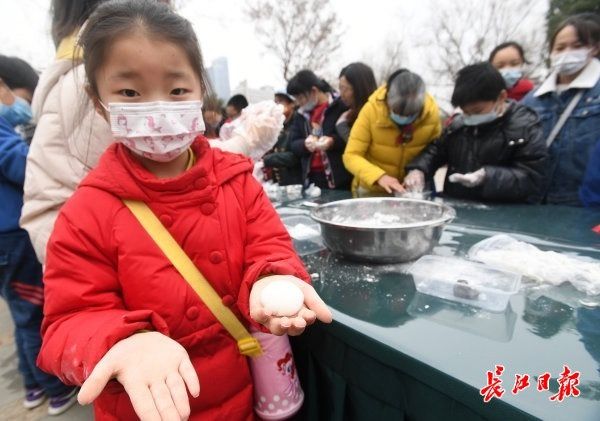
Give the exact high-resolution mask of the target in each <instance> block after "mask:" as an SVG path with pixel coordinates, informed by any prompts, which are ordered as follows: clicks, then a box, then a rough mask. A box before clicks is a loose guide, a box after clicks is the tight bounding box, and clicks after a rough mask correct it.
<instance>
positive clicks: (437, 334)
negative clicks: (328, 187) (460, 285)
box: [278, 191, 600, 420]
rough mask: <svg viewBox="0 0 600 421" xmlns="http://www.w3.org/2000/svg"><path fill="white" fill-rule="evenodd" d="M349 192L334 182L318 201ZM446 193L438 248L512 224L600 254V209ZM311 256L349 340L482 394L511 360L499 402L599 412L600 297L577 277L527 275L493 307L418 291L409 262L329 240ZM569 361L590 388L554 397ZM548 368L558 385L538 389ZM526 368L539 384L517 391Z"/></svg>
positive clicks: (534, 239) (542, 239) (540, 414)
mask: <svg viewBox="0 0 600 421" xmlns="http://www.w3.org/2000/svg"><path fill="white" fill-rule="evenodd" d="M348 197H349V193H347V192H335V191H331V192H324V194H323V196H322V197H321V198H320V199H318V200H317V201H318V202H328V201H333V200H339V199H345V198H348ZM309 200H310V199H309ZM301 203H302V200H297V201H288V202H284V203H283V204H279V206H278V211H279V212H280V214H281V215H282V216H285V215H288V214H289V213H293V212H303V211H304V212H308V209H307V208H305V207H304V206H302V205H301ZM446 203H447V204H449V205H451V206H453V207H454V208H455V209H456V211H457V218H456V219H455V220H454V221H453V223H452V224H450V225H449V226H448V227H447V228H446V230H445V231H444V234H443V235H442V238H441V240H440V243H439V245H438V246H437V247H436V248H435V249H434V250H433V254H438V255H444V256H451V255H455V256H461V257H464V256H465V255H466V253H467V251H468V249H469V248H470V247H471V246H472V245H473V244H475V243H477V242H478V241H481V240H483V239H485V238H487V237H490V236H492V235H495V234H499V233H510V234H511V235H514V236H516V237H517V238H519V239H521V240H524V241H527V242H529V243H531V244H534V245H535V246H537V247H539V248H540V249H542V250H554V251H558V252H562V253H568V254H572V255H579V256H587V257H591V258H595V259H598V260H600V234H597V233H595V232H594V231H592V228H593V227H594V226H597V225H598V224H600V212H599V211H598V210H597V209H596V210H590V209H581V208H573V207H561V206H529V205H483V204H476V203H469V202H458V201H448V200H447V201H446ZM303 259H304V261H305V263H306V265H307V267H308V269H309V271H310V273H311V276H313V281H314V285H315V288H316V289H317V291H318V292H319V294H320V295H321V297H322V298H323V299H324V300H325V301H326V302H327V304H328V305H329V306H330V307H331V308H332V310H333V313H334V319H335V322H334V323H333V324H332V325H330V326H327V329H330V330H331V331H332V332H334V331H335V330H336V329H344V330H347V331H350V332H351V334H350V335H348V334H346V335H345V337H346V338H348V339H346V340H348V341H355V342H356V343H357V344H358V343H363V344H364V343H366V344H367V347H371V348H377V346H382V347H386V348H391V349H393V350H394V351H395V352H396V353H397V355H399V356H400V355H401V356H403V357H409V358H411V359H414V360H415V361H418V362H420V363H421V364H423V365H424V366H427V367H429V368H431V369H432V370H433V372H437V373H439V377H438V380H439V379H442V378H443V379H444V381H443V382H441V383H444V384H448V381H450V383H449V384H452V382H455V383H456V385H462V386H463V387H464V386H465V385H467V388H468V390H469V391H470V392H469V393H470V394H471V395H472V396H471V400H474V399H478V400H480V401H482V397H481V396H480V395H479V389H481V388H482V387H484V386H485V385H486V372H487V371H488V370H493V368H494V366H495V365H497V364H502V365H503V366H504V367H505V371H504V373H503V374H502V376H501V379H502V381H503V383H502V387H503V388H504V389H505V390H506V392H505V394H504V395H503V396H502V398H501V402H495V403H494V404H495V405H503V406H505V407H508V408H509V410H515V411H517V412H519V413H521V414H522V413H525V414H529V415H532V416H533V417H537V418H541V419H568V418H567V417H571V418H572V419H574V420H597V419H600V369H599V367H600V306H596V305H595V304H596V302H597V303H600V297H591V298H590V297H586V296H585V294H583V293H580V292H578V291H577V290H575V289H574V288H573V287H571V286H570V285H569V284H566V285H562V286H560V287H554V286H539V285H533V284H526V285H525V286H523V287H522V288H521V291H520V292H519V293H518V294H515V295H514V296H512V297H511V300H510V303H509V306H508V308H507V309H506V311H505V312H504V313H490V312H487V311H484V310H481V309H477V308H475V307H471V306H468V305H462V304H457V303H452V302H449V301H446V300H442V299H439V298H435V297H431V296H428V295H424V294H421V293H418V292H417V291H416V289H415V285H414V281H413V279H412V276H411V275H409V274H407V273H406V270H407V268H408V267H409V266H410V264H392V265H374V264H363V263H354V262H350V261H345V260H343V259H340V258H337V257H336V256H334V255H332V254H331V253H330V252H329V251H328V250H321V251H319V252H316V253H312V254H308V255H304V256H303ZM373 352H374V353H376V352H375V351H373ZM564 365H568V366H569V368H570V369H571V370H574V371H579V372H580V373H581V375H580V384H579V386H578V387H579V389H580V391H581V395H580V396H579V397H567V398H565V400H564V401H562V402H560V403H559V402H552V401H550V399H549V397H550V396H551V395H553V394H555V393H556V392H557V390H558V383H557V382H556V379H557V378H558V377H559V375H560V372H561V371H562V370H563V366H564ZM544 372H549V373H551V375H552V381H551V386H550V389H551V390H550V391H545V392H538V391H537V389H536V385H537V382H536V378H537V376H539V375H541V374H542V373H544ZM517 373H518V374H529V375H530V376H531V383H532V386H530V387H529V388H528V389H526V390H523V391H521V392H519V393H518V394H516V395H514V394H512V393H511V389H512V387H513V385H514V379H515V374H517ZM417 375H418V374H417ZM451 389H452V388H451ZM447 392H448V393H449V394H450V395H452V393H453V391H452V390H448V391H447ZM456 393H457V396H456V399H463V398H464V392H460V393H459V392H456ZM482 407H485V405H482ZM482 411H485V409H482ZM483 416H486V415H485V413H484V414H483Z"/></svg>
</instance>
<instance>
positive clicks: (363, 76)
mask: <svg viewBox="0 0 600 421" xmlns="http://www.w3.org/2000/svg"><path fill="white" fill-rule="evenodd" d="M342 76H344V77H345V78H346V80H347V81H348V83H349V84H350V85H351V86H352V91H353V92H354V104H353V105H352V107H350V111H349V113H348V122H349V123H350V124H352V123H354V120H356V117H358V113H359V111H360V109H361V108H362V107H363V105H365V104H366V103H367V101H368V99H369V96H371V94H372V93H373V92H374V91H375V89H377V82H375V74H374V73H373V69H371V68H370V67H369V66H367V65H366V64H364V63H360V62H357V63H350V64H349V65H347V66H346V67H344V68H343V69H342V71H341V72H340V76H339V77H342Z"/></svg>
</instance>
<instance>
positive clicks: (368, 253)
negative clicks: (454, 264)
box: [311, 197, 456, 263]
mask: <svg viewBox="0 0 600 421" xmlns="http://www.w3.org/2000/svg"><path fill="white" fill-rule="evenodd" d="M455 216H456V213H455V211H454V209H452V208H451V207H449V206H447V205H444V204H441V203H435V202H431V201H428V200H418V199H405V198H393V197H389V198H382V197H375V198H361V199H348V200H340V201H337V202H331V203H327V204H325V205H321V206H319V207H317V208H315V209H313V210H312V212H311V217H312V218H313V219H314V220H315V221H317V222H319V223H320V224H321V235H322V237H323V242H324V243H325V245H326V246H327V247H328V248H329V249H330V250H331V251H332V252H334V253H335V254H338V255H341V256H343V257H345V258H347V259H350V260H358V261H367V262H375V263H397V262H408V261H411V260H415V259H418V258H419V257H421V256H422V255H424V254H427V253H429V252H430V251H431V249H433V247H435V246H436V245H437V243H438V241H439V240H440V237H441V235H442V231H443V230H444V227H445V225H446V224H448V223H449V222H450V221H452V219H454V217H455Z"/></svg>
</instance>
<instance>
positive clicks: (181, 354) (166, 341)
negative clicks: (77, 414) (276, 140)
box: [38, 0, 331, 420]
mask: <svg viewBox="0 0 600 421" xmlns="http://www.w3.org/2000/svg"><path fill="white" fill-rule="evenodd" d="M80 43H81V45H82V48H83V51H84V65H85V70H86V75H87V78H88V82H89V86H88V89H87V90H88V92H89V94H90V96H91V98H92V100H93V102H94V104H95V106H96V110H97V111H98V113H99V114H100V115H102V116H103V117H104V118H105V119H107V121H110V122H111V129H112V132H113V135H114V137H115V140H116V143H114V144H113V145H112V146H110V147H109V149H108V150H107V151H106V152H105V154H104V155H103V156H102V158H101V160H100V163H99V164H98V166H97V167H96V168H95V169H94V170H92V172H91V173H90V174H89V175H88V177H87V178H86V179H85V180H84V181H83V182H82V184H81V185H80V187H79V189H78V190H77V191H76V192H75V194H74V195H73V196H72V197H71V199H70V200H69V201H68V202H67V203H66V204H65V205H64V206H63V208H62V209H61V213H60V214H59V217H58V219H57V221H56V225H55V229H54V232H53V233H52V236H51V239H50V242H49V245H48V252H47V261H46V262H47V263H46V272H45V278H44V281H45V287H46V294H47V297H48V299H47V300H46V303H45V308H44V311H45V316H46V317H45V319H44V323H43V326H42V334H43V336H44V342H43V347H42V351H41V353H40V357H39V359H38V363H39V365H40V367H42V368H43V369H45V370H47V371H48V372H52V373H55V374H56V375H58V376H59V377H60V378H61V379H64V380H65V381H66V382H69V383H71V384H82V383H83V386H82V389H81V392H80V394H79V401H80V402H81V403H84V404H85V403H90V402H92V401H94V406H95V414H96V418H97V419H100V420H106V419H109V420H124V419H135V417H136V416H137V417H139V418H142V419H151V420H154V419H185V418H187V417H188V416H190V418H191V419H197V420H212V419H228V420H229V419H231V420H250V419H253V418H254V415H253V412H252V406H253V404H252V400H253V396H252V389H253V388H252V379H251V377H250V372H249V368H248V362H247V358H246V357H245V356H243V355H241V354H240V352H239V350H238V347H237V344H236V341H235V340H234V339H233V338H232V337H231V336H230V335H229V334H228V332H227V331H226V330H225V328H224V327H223V326H222V325H221V324H220V323H219V322H218V321H217V320H216V319H215V317H214V316H213V314H212V313H211V312H210V311H209V310H208V308H207V307H206V306H205V305H204V303H203V302H202V301H201V300H200V298H199V297H198V296H197V294H196V293H195V292H194V290H192V288H191V287H190V286H189V285H188V284H187V282H186V281H185V280H184V279H183V278H182V277H181V276H180V275H179V273H178V272H177V270H176V269H175V268H174V267H173V266H172V265H171V264H170V262H169V260H168V259H167V258H166V257H165V255H164V254H163V253H162V252H161V250H160V249H159V248H158V246H157V245H156V243H154V241H153V240H152V238H151V237H150V236H149V235H148V233H147V232H145V230H144V228H142V226H141V225H140V224H139V222H138V221H137V220H136V219H135V217H134V216H133V214H131V212H130V211H129V210H128V209H127V207H126V206H125V204H124V203H123V200H125V199H129V200H138V201H143V202H145V203H146V204H147V205H148V206H149V207H150V208H151V210H152V211H153V212H154V213H155V214H156V215H157V216H158V218H159V220H160V221H161V222H162V224H163V225H164V226H165V227H166V228H167V229H168V230H169V232H170V233H171V235H172V236H173V237H174V238H175V240H176V241H177V242H178V243H179V245H180V246H181V247H182V248H183V250H184V251H185V252H186V254H187V255H188V256H189V257H190V259H192V261H193V262H194V264H195V265H196V266H197V267H198V269H199V270H200V271H201V272H202V273H203V274H204V275H205V277H206V278H207V279H208V280H209V282H210V283H211V284H212V286H213V288H214V289H215V290H216V292H217V293H218V294H219V295H220V296H221V297H222V300H223V303H224V304H225V305H227V306H229V307H230V308H231V310H232V311H233V312H234V313H235V314H236V315H237V316H238V318H240V319H241V320H243V321H245V324H246V325H253V326H254V327H255V328H259V327H260V326H259V325H262V326H263V329H265V330H268V331H270V332H271V333H273V334H278V335H281V334H285V333H288V334H290V335H298V334H300V333H302V331H303V330H304V329H305V327H306V326H307V325H309V324H311V323H313V322H314V321H315V320H316V319H319V320H321V321H324V322H330V321H331V313H330V312H329V310H328V309H327V307H326V306H325V304H324V303H323V301H322V300H321V299H320V298H319V297H318V295H317V294H316V292H315V291H314V289H313V288H312V287H311V286H310V285H309V284H308V283H307V282H308V281H309V279H310V278H309V276H308V274H307V273H306V270H305V269H304V267H303V265H302V263H301V261H300V259H299V258H298V256H297V255H296V254H295V252H294V250H293V248H292V244H291V240H290V237H289V235H288V234H287V232H286V230H285V228H284V227H283V225H282V223H281V221H280V219H279V217H278V215H277V213H276V212H275V211H274V209H273V207H272V206H271V204H270V203H269V201H268V199H267V198H266V196H265V194H264V192H263V190H262V187H261V186H260V185H259V184H258V183H257V182H256V181H255V180H254V178H253V177H252V174H251V171H252V164H251V162H250V161H249V160H248V159H247V158H244V157H242V156H239V155H232V154H227V153H225V152H221V151H219V150H216V149H211V147H210V146H209V144H208V141H207V139H206V138H204V137H203V136H202V135H200V133H201V132H202V131H203V130H204V122H203V121H202V118H201V116H202V114H201V100H202V97H203V94H204V92H205V87H206V82H205V80H206V73H205V70H204V67H203V64H202V56H201V54H200V50H199V48H198V41H197V39H196V36H195V34H194V32H193V29H192V26H191V24H190V23H189V22H188V21H186V20H185V19H183V18H181V17H180V16H178V15H177V14H175V13H174V12H173V11H171V10H170V9H169V7H168V6H165V5H163V4H160V3H158V2H152V1H144V0H129V1H109V2H107V3H104V4H102V5H101V6H99V7H98V9H97V10H96V11H95V12H94V13H93V15H92V16H91V17H90V19H89V22H88V24H87V26H86V28H85V29H84V31H83V32H82V34H81V40H80ZM164 128H167V129H164ZM277 275H279V276H277ZM282 277H283V278H285V279H286V280H287V282H292V283H294V284H295V285H297V286H298V287H299V288H300V289H301V291H302V292H303V295H304V306H303V308H302V309H301V310H300V311H299V312H298V314H297V315H296V316H293V317H275V316H271V315H270V314H269V313H268V312H267V311H266V310H265V309H264V308H263V306H262V304H261V303H260V300H259V299H258V297H260V294H261V291H262V290H263V289H264V288H265V287H266V286H267V285H269V284H271V283H275V282H281V280H280V279H281V278H282ZM199 379H200V380H201V381H202V382H203V383H202V392H200V385H199ZM110 380H116V382H110V384H109V385H108V387H107V384H108V383H109V381H110ZM186 389H187V390H186ZM188 391H189V394H190V395H191V396H193V397H194V398H193V399H191V400H190V399H189V396H188Z"/></svg>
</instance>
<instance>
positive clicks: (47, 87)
mask: <svg viewBox="0 0 600 421" xmlns="http://www.w3.org/2000/svg"><path fill="white" fill-rule="evenodd" d="M74 69H76V70H77V73H78V76H80V77H79V79H85V71H84V69H83V65H80V64H78V63H74V62H73V60H55V61H54V62H52V64H51V65H50V66H49V67H48V68H47V69H46V70H44V72H43V73H42V75H41V76H40V80H39V82H38V85H37V88H36V89H35V93H34V95H33V101H32V104H31V108H32V110H33V115H34V117H35V120H36V122H37V119H38V118H39V117H40V115H41V114H42V107H43V106H44V104H45V103H46V99H47V98H48V95H49V94H50V92H51V91H52V89H53V88H54V87H55V86H56V85H57V84H58V82H59V81H60V79H61V78H62V77H63V76H65V75H66V74H67V73H69V72H70V71H71V70H74ZM80 86H83V83H82V84H81V85H80ZM83 94H85V92H83Z"/></svg>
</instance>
